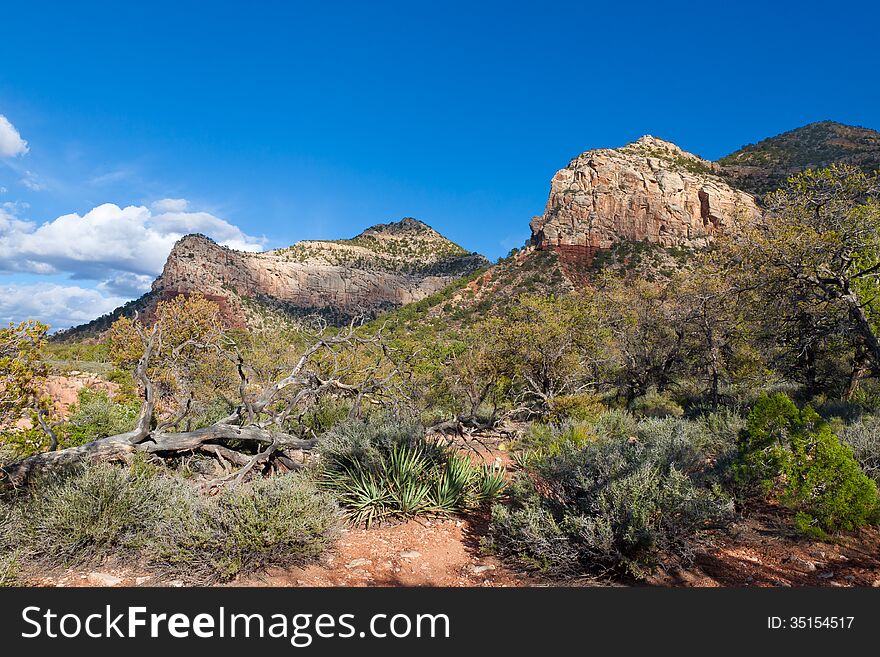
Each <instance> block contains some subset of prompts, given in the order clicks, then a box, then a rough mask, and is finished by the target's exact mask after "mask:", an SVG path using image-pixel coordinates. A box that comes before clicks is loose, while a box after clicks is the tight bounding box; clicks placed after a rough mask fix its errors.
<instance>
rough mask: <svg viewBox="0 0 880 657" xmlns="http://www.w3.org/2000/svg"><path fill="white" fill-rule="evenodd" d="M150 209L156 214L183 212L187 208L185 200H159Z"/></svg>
mask: <svg viewBox="0 0 880 657" xmlns="http://www.w3.org/2000/svg"><path fill="white" fill-rule="evenodd" d="M150 207H152V208H153V209H154V210H155V211H156V212H184V211H185V210H186V209H187V208H188V207H189V201H187V200H186V199H185V198H161V199H159V200H158V201H155V202H154V203H153V204H152V206H150Z"/></svg>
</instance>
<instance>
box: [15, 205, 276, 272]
mask: <svg viewBox="0 0 880 657" xmlns="http://www.w3.org/2000/svg"><path fill="white" fill-rule="evenodd" d="M0 221H2V222H3V223H0V270H6V271H22V272H37V271H39V272H42V273H45V272H46V271H50V272H52V273H69V274H71V275H72V276H73V277H75V278H83V279H93V280H105V279H109V278H111V277H112V276H114V275H116V274H117V273H119V272H124V273H130V274H135V275H139V276H157V275H158V274H159V273H160V272H161V271H162V265H163V264H164V263H165V259H166V258H167V257H168V253H169V252H170V251H171V247H172V246H173V245H174V243H175V242H176V241H177V240H178V239H180V238H181V237H183V236H184V235H186V234H187V233H204V234H205V235H208V236H209V237H211V238H212V239H214V240H215V241H216V242H218V243H219V244H223V245H224V246H228V247H230V248H234V249H239V250H247V251H258V250H260V249H261V248H262V246H263V243H264V240H261V239H259V238H256V237H252V236H250V235H247V234H245V233H244V232H243V231H242V230H241V229H240V228H238V227H237V226H234V225H232V224H230V223H229V222H228V221H226V220H224V219H221V218H219V217H216V216H214V215H212V214H210V213H207V212H159V213H158V214H157V213H154V212H153V211H151V210H150V209H148V208H146V207H144V206H137V205H130V206H128V207H125V208H120V207H119V206H118V205H114V204H113V203H105V204H103V205H99V206H98V207H96V208H93V209H92V210H90V211H89V212H87V213H85V214H84V215H82V216H81V215H79V214H76V213H72V214H66V215H62V216H60V217H58V218H57V219H54V220H53V221H49V222H46V223H44V224H42V225H41V226H36V225H35V224H34V223H33V222H27V221H23V220H20V219H17V218H16V217H15V216H13V215H11V214H10V213H9V212H8V211H7V212H5V213H4V215H3V218H2V219H0ZM47 268H48V269H47Z"/></svg>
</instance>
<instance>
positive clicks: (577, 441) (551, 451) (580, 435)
mask: <svg viewBox="0 0 880 657" xmlns="http://www.w3.org/2000/svg"><path fill="white" fill-rule="evenodd" d="M595 438H596V434H595V432H594V430H593V428H592V427H591V426H590V425H589V424H587V423H584V422H570V421H569V422H563V423H562V424H558V425H554V424H542V423H535V424H531V425H529V427H528V428H527V429H526V431H525V432H524V433H523V434H522V435H521V436H520V437H519V438H517V440H516V443H515V451H514V458H515V460H516V461H517V462H518V463H519V465H520V467H527V466H528V464H529V463H531V462H533V461H535V460H538V459H542V458H546V457H549V456H556V455H557V454H559V453H560V452H561V451H562V449H563V448H564V447H566V446H569V447H582V446H583V445H586V444H587V443H588V442H590V441H591V440H595Z"/></svg>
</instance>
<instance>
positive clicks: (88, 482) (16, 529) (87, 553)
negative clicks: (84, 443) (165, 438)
mask: <svg viewBox="0 0 880 657" xmlns="http://www.w3.org/2000/svg"><path fill="white" fill-rule="evenodd" d="M174 492H175V491H174V483H173V482H171V481H169V480H166V479H164V478H161V477H157V476H156V474H155V472H154V471H153V468H151V467H150V466H147V465H145V464H143V463H142V462H140V461H136V462H135V463H134V465H133V466H132V467H130V468H122V467H115V466H111V465H94V466H86V467H83V468H81V469H79V470H78V471H76V472H75V473H72V474H68V475H67V476H62V477H56V478H55V479H53V480H47V481H43V482H40V483H39V484H38V485H37V486H36V487H34V488H33V490H31V491H30V492H29V494H27V495H23V496H20V497H19V498H18V499H16V500H15V502H14V503H13V505H12V513H11V515H10V518H9V522H8V523H6V530H5V532H4V533H7V536H8V537H7V542H13V541H14V543H15V544H16V545H17V546H18V547H19V549H20V551H21V553H22V554H21V558H22V559H23V560H38V561H46V562H47V563H49V562H51V563H52V564H57V563H59V562H60V563H62V564H80V563H86V562H93V561H97V560H100V559H102V558H103V557H105V556H107V555H109V554H111V553H114V552H124V551H127V550H132V549H134V550H136V549H139V548H140V547H141V546H142V545H143V543H144V541H145V540H146V539H147V538H148V537H149V536H150V535H151V533H152V532H153V531H154V530H155V528H156V526H157V525H158V523H159V522H160V520H161V519H162V517H163V516H164V514H165V513H166V511H167V510H168V507H169V505H170V504H171V503H172V500H173V499H174ZM9 534H13V535H12V536H9Z"/></svg>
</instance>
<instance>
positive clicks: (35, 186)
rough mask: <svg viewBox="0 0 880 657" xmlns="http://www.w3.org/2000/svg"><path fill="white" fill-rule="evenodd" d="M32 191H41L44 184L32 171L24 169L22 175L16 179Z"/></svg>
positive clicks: (44, 187) (44, 186)
mask: <svg viewBox="0 0 880 657" xmlns="http://www.w3.org/2000/svg"><path fill="white" fill-rule="evenodd" d="M18 182H19V183H20V184H21V185H24V186H25V187H27V188H28V189H29V190H31V191H32V192H41V191H43V190H44V189H46V185H45V184H44V183H42V182H41V181H40V179H39V178H38V177H37V174H35V173H34V172H33V171H25V172H24V176H23V177H22V179H21V180H19V181H18Z"/></svg>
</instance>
